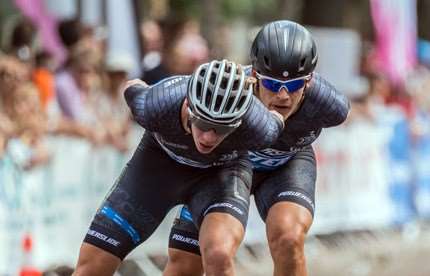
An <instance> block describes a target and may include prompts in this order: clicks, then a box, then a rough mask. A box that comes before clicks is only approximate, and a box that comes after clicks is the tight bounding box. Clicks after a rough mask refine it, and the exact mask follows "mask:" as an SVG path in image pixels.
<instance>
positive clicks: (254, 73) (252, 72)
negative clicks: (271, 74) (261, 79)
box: [251, 69, 257, 78]
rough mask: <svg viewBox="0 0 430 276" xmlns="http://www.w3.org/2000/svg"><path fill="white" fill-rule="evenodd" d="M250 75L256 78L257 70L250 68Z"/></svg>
mask: <svg viewBox="0 0 430 276" xmlns="http://www.w3.org/2000/svg"><path fill="white" fill-rule="evenodd" d="M251 76H253V77H254V78H257V71H255V69H252V71H251Z"/></svg>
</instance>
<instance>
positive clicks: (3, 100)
mask: <svg viewBox="0 0 430 276" xmlns="http://www.w3.org/2000/svg"><path fill="white" fill-rule="evenodd" d="M57 30H58V37H59V39H60V41H61V42H62V44H63V46H64V49H65V50H66V59H65V60H64V61H63V62H61V63H60V62H58V61H57V60H55V59H54V58H53V56H51V55H50V54H49V53H48V52H47V51H44V50H43V49H41V48H40V47H38V45H37V42H38V41H37V29H36V28H35V27H34V26H33V25H32V23H31V22H30V21H29V20H26V19H21V20H19V21H17V22H16V25H15V27H14V28H13V30H12V32H11V34H10V39H9V41H8V43H6V44H7V46H6V48H5V49H4V51H3V52H2V53H1V54H0V87H1V89H0V156H1V155H2V154H3V153H4V151H5V150H7V149H8V147H9V146H10V145H15V144H17V143H18V144H20V145H21V146H22V147H24V148H26V152H28V158H27V161H26V163H25V164H22V165H23V167H24V168H26V169H30V168H32V167H33V166H36V165H42V164H45V163H46V162H49V160H50V158H49V155H50V154H49V148H48V147H47V145H46V144H45V143H44V136H45V135H69V136H74V137H78V138H82V139H85V140H87V141H89V142H91V143H92V144H94V146H98V145H110V146H112V147H114V148H115V149H117V150H118V151H120V152H126V151H127V150H128V140H127V135H128V134H129V130H130V124H131V120H130V116H129V112H128V110H127V108H126V105H125V101H124V100H123V97H122V95H121V93H120V91H121V86H122V84H123V83H124V82H125V81H126V80H127V78H128V74H129V72H130V70H131V69H132V66H133V63H132V62H133V61H132V60H130V59H131V58H130V57H129V56H127V55H124V54H120V53H119V54H117V53H107V51H106V37H100V35H96V33H95V29H94V28H93V27H91V26H88V25H85V24H84V23H82V22H79V20H77V19H67V20H64V21H61V22H59V24H58V28H57ZM141 36H142V37H141V38H142V40H143V45H145V47H144V54H143V60H142V79H143V80H145V81H146V82H147V83H149V84H153V83H156V82H157V81H159V80H161V79H163V78H165V77H167V76H170V75H178V74H190V73H191V72H192V71H193V70H194V68H195V67H196V66H197V65H198V64H201V63H203V62H205V61H207V60H208V58H209V49H208V46H207V43H206V41H205V40H204V39H203V38H202V36H201V35H200V33H199V25H198V24H197V23H196V22H194V21H191V20H190V21H174V22H163V23H161V22H155V21H146V22H144V23H142V25H141Z"/></svg>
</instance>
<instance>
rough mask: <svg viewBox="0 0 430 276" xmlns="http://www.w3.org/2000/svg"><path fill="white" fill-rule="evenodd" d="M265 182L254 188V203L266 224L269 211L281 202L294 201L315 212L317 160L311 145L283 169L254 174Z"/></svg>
mask: <svg viewBox="0 0 430 276" xmlns="http://www.w3.org/2000/svg"><path fill="white" fill-rule="evenodd" d="M255 174H256V175H255V177H257V179H258V177H259V176H260V178H261V179H262V180H261V181H260V183H254V185H256V187H255V189H254V197H255V203H256V205H257V208H258V211H259V213H260V216H261V218H262V219H263V220H264V221H266V218H267V214H268V212H269V209H270V208H271V207H272V206H273V205H274V204H276V203H278V202H284V201H285V202H293V203H295V204H298V205H300V206H302V207H304V208H306V210H308V211H309V212H310V214H311V215H312V216H313V214H314V210H315V181H316V160H315V153H314V150H313V148H312V147H311V146H308V147H306V148H305V149H303V150H302V151H300V152H297V154H296V155H295V156H294V157H293V158H292V159H291V160H290V161H288V163H287V164H285V165H284V166H282V167H281V168H279V169H277V170H274V171H271V172H264V173H255Z"/></svg>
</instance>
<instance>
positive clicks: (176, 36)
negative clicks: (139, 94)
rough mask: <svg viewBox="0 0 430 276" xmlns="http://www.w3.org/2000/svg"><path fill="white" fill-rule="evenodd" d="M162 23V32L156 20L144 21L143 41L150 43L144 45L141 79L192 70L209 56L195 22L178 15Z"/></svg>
mask: <svg viewBox="0 0 430 276" xmlns="http://www.w3.org/2000/svg"><path fill="white" fill-rule="evenodd" d="M161 26H162V28H161V29H162V36H161V34H160V27H159V25H157V24H156V23H155V22H153V21H149V22H145V23H144V24H143V25H142V37H143V44H144V45H147V46H144V47H145V51H146V54H145V56H144V60H143V76H142V79H143V80H144V81H146V82H147V83H148V84H154V83H156V82H158V81H159V80H161V79H163V78H165V77H168V76H171V75H181V74H190V73H191V72H193V70H194V69H195V68H196V67H197V65H199V64H201V63H204V62H206V61H207V60H208V58H209V49H208V46H207V42H206V41H205V39H204V38H203V37H202V36H201V35H200V28H199V25H198V24H197V23H196V22H194V21H181V20H177V19H175V20H171V21H165V22H163V23H162V24H161ZM161 47H162V52H161V56H160V52H159V51H160V48H161ZM154 49H157V50H154Z"/></svg>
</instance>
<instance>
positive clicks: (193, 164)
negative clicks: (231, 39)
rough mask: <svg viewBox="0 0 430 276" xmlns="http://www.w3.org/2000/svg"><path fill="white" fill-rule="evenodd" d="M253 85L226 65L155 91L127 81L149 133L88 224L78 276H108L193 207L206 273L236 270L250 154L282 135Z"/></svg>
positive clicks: (135, 112)
mask: <svg viewBox="0 0 430 276" xmlns="http://www.w3.org/2000/svg"><path fill="white" fill-rule="evenodd" d="M252 87H253V83H252V78H249V77H248V76H246V75H245V72H244V70H243V69H242V67H241V66H238V65H236V64H235V63H233V62H228V61H225V60H224V61H213V62H210V63H207V64H203V65H201V66H200V67H199V68H198V69H197V70H196V71H195V72H194V74H193V75H191V76H175V77H171V78H168V79H165V80H164V81H161V82H160V83H158V84H156V85H154V86H151V87H146V86H145V84H144V83H143V82H139V81H137V82H136V81H134V82H133V81H132V82H131V83H129V87H128V88H127V89H126V90H125V97H126V100H127V103H128V105H129V106H130V109H131V111H132V113H133V116H134V118H135V120H136V121H137V122H138V123H139V124H140V125H141V126H142V127H144V128H145V129H146V131H145V134H144V136H143V138H142V140H141V142H140V144H139V146H138V147H137V149H136V151H135V153H134V154H133V157H132V158H131V160H130V161H129V162H128V163H127V166H126V167H125V168H124V170H123V172H122V173H121V175H120V177H119V178H118V180H117V181H116V183H115V185H114V186H113V187H112V189H111V191H110V192H109V194H108V195H107V197H106V198H105V200H104V202H103V203H102V205H101V207H100V208H99V210H98V211H97V213H96V215H95V217H94V219H93V221H92V223H91V225H90V228H89V230H88V232H87V234H86V236H85V239H84V243H83V244H82V247H81V250H80V254H79V260H78V264H77V268H76V272H75V275H91V276H93V275H95V276H97V275H113V273H114V271H115V269H116V268H117V267H118V266H119V264H120V262H121V261H122V259H123V258H124V257H125V256H126V255H127V254H128V253H130V252H131V251H132V250H133V249H134V248H136V247H137V246H139V245H140V244H141V243H143V242H144V241H145V240H146V239H147V238H149V236H150V235H151V234H152V233H153V232H154V231H155V229H156V228H157V227H158V225H159V224H160V223H161V221H162V220H163V219H164V217H165V216H166V214H167V212H168V211H169V210H170V209H171V208H173V207H174V206H175V205H177V204H187V206H189V211H190V213H192V214H193V217H194V219H195V222H196V225H197V227H200V229H201V231H202V232H201V235H200V244H201V246H202V247H203V248H207V250H206V251H205V254H203V261H204V263H205V271H206V273H207V275H229V274H228V272H230V271H233V257H234V255H232V254H231V251H232V250H233V251H235V250H236V249H237V247H238V246H239V244H240V242H241V241H242V239H243V236H244V233H245V225H246V221H247V218H248V206H249V194H250V187H251V180H252V179H251V176H252V166H251V164H250V162H249V159H248V157H247V153H248V152H247V150H249V149H261V148H265V147H267V146H269V145H270V144H272V143H274V142H276V140H277V138H278V137H279V135H280V134H281V133H282V129H283V121H282V119H281V118H280V117H279V116H280V115H279V114H278V115H279V116H274V115H273V114H277V113H276V112H270V111H269V110H267V108H265V107H264V105H263V104H262V103H261V102H260V101H259V100H258V99H257V98H256V97H255V96H253V94H252V92H253V88H252ZM219 245H222V247H220V246H219Z"/></svg>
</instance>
